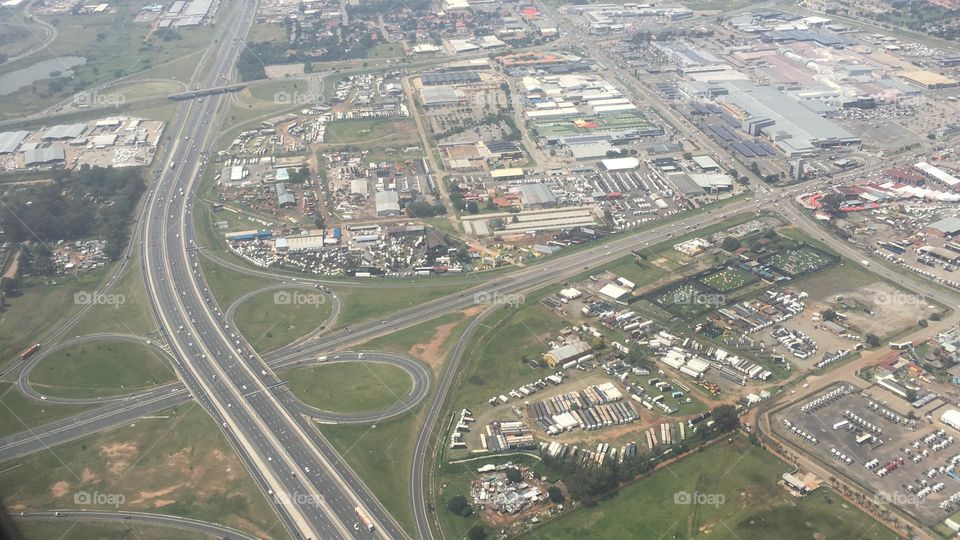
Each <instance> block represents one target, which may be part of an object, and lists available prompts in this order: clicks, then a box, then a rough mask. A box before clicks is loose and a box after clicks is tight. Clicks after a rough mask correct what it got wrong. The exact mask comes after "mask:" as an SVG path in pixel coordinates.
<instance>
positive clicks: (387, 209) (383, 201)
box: [374, 190, 400, 214]
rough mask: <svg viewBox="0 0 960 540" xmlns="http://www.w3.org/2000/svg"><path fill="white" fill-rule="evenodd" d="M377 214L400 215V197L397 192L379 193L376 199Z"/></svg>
mask: <svg viewBox="0 0 960 540" xmlns="http://www.w3.org/2000/svg"><path fill="white" fill-rule="evenodd" d="M374 201H375V202H376V205H377V213H378V214H385V213H397V214H399V213H400V196H399V195H398V194H397V192H396V191H392V190H390V191H378V192H377V194H376V196H375V197H374Z"/></svg>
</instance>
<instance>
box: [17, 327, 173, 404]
mask: <svg viewBox="0 0 960 540" xmlns="http://www.w3.org/2000/svg"><path fill="white" fill-rule="evenodd" d="M94 341H124V342H128V343H139V344H140V345H143V346H145V347H150V348H151V349H153V350H154V351H155V352H157V353H158V354H160V355H161V356H162V357H163V358H165V359H166V360H167V361H169V362H170V364H173V361H174V359H173V355H171V354H170V352H169V351H167V350H166V349H164V348H163V347H161V346H160V344H159V343H157V342H156V341H155V340H150V339H147V338H145V337H141V336H135V335H131V334H110V333H103V334H90V335H86V336H79V337H75V338H71V339H68V340H66V341H63V342H60V343H58V344H56V345H54V346H53V347H50V348H48V349H41V350H39V351H37V352H36V353H35V354H34V355H33V356H31V357H30V358H28V359H27V360H25V361H24V363H23V364H22V365H21V369H20V374H19V377H17V387H18V388H19V389H20V392H21V393H22V394H23V395H24V396H26V397H28V398H31V399H36V400H42V401H46V402H48V403H58V404H62V405H90V404H95V403H107V402H110V401H125V400H129V399H132V398H137V397H140V396H143V395H144V394H146V393H147V392H152V391H155V390H157V389H162V388H167V389H171V390H172V389H174V388H177V385H178V384H179V382H169V383H165V384H158V385H156V386H155V387H153V388H150V389H146V390H144V389H141V390H138V391H136V392H128V393H125V394H117V395H110V396H102V397H96V398H64V397H57V396H48V395H46V394H41V393H40V392H37V391H36V390H35V389H34V388H33V387H32V386H31V385H30V373H31V372H32V371H33V370H34V368H36V367H37V366H38V365H39V364H40V362H42V361H43V359H44V358H46V357H47V356H49V355H51V354H53V353H55V352H58V351H62V350H63V349H66V348H69V347H72V346H74V345H78V344H81V343H90V342H94Z"/></svg>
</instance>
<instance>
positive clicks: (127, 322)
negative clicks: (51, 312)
mask: <svg viewBox="0 0 960 540" xmlns="http://www.w3.org/2000/svg"><path fill="white" fill-rule="evenodd" d="M109 294H111V295H117V296H116V297H114V298H118V299H121V298H122V301H121V302H118V303H114V304H98V305H96V306H94V307H93V308H91V309H90V311H88V312H87V313H86V314H85V315H84V316H83V317H82V318H81V319H80V321H78V322H77V325H76V326H75V327H74V328H73V330H71V334H70V335H72V336H83V335H87V334H94V333H98V332H116V333H121V334H133V335H141V336H142V335H147V334H148V333H150V332H153V331H155V330H156V329H157V324H156V322H154V320H153V314H152V313H151V311H150V305H149V303H148V302H147V294H146V291H145V290H144V288H143V281H142V278H141V275H140V265H139V264H138V263H137V262H136V261H131V262H130V265H129V266H128V267H127V269H126V270H125V271H124V273H123V274H122V275H121V276H120V278H119V279H118V280H117V282H116V283H115V284H114V286H113V287H112V288H111V289H110V293H109Z"/></svg>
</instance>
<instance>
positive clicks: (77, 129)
mask: <svg viewBox="0 0 960 540" xmlns="http://www.w3.org/2000/svg"><path fill="white" fill-rule="evenodd" d="M86 128H87V126H85V125H83V124H60V125H58V126H53V127H51V128H50V129H48V130H47V132H46V133H44V134H43V138H44V139H76V138H77V137H79V136H80V134H82V133H83V130H85V129H86Z"/></svg>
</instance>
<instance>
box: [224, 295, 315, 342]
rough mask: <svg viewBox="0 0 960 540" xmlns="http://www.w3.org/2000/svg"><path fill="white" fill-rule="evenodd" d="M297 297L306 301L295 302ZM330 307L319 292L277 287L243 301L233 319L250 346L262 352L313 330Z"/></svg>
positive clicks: (294, 339) (292, 340)
mask: <svg viewBox="0 0 960 540" xmlns="http://www.w3.org/2000/svg"><path fill="white" fill-rule="evenodd" d="M288 298H289V299H290V301H289V302H287V303H284V301H285V300H286V299H288ZM298 298H307V299H310V302H309V303H308V302H298V301H297V300H296V299H298ZM314 299H316V301H314ZM331 309H332V306H331V303H330V301H329V299H328V297H327V296H326V295H324V294H321V293H320V292H319V291H317V292H313V291H307V290H304V289H289V290H286V289H278V290H275V291H267V292H263V293H260V294H257V295H255V296H253V297H251V298H249V299H248V300H246V301H245V302H244V303H243V304H241V305H240V306H239V307H238V308H237V312H236V314H235V315H234V322H235V323H236V325H237V328H238V329H239V330H240V332H242V333H243V335H244V336H245V337H246V338H247V340H248V341H249V342H250V346H252V347H253V348H254V349H255V350H256V351H257V352H259V353H263V352H266V351H271V350H273V349H276V348H278V347H282V346H284V345H288V344H290V343H293V342H294V341H296V340H297V339H299V338H301V337H303V336H305V335H307V334H309V333H310V332H313V331H314V330H316V329H317V328H318V327H320V325H322V324H323V323H324V322H326V320H327V318H329V317H330V311H331Z"/></svg>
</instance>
